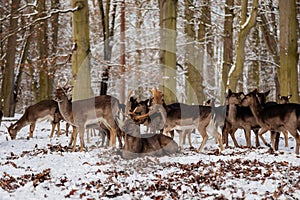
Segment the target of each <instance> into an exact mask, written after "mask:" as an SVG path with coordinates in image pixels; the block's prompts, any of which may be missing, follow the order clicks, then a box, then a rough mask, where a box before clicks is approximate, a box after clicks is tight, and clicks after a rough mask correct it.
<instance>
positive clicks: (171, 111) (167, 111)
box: [136, 88, 224, 152]
mask: <svg viewBox="0 0 300 200" xmlns="http://www.w3.org/2000/svg"><path fill="white" fill-rule="evenodd" d="M151 93H152V95H153V101H152V102H153V103H152V105H151V108H150V111H149V112H148V113H146V114H144V115H141V116H137V117H136V118H138V119H140V118H144V117H149V116H151V115H152V114H153V113H161V116H162V120H163V121H164V122H165V123H164V132H165V133H168V132H170V131H171V130H172V129H177V128H179V129H180V127H188V128H193V127H195V128H197V129H198V131H199V132H200V134H201V136H202V139H203V140H202V142H201V145H200V147H199V148H198V149H197V152H201V151H202V149H203V147H204V145H205V144H206V142H207V140H208V135H207V132H206V128H207V126H208V125H209V123H210V120H211V107H210V106H201V105H186V104H182V103H176V104H177V105H173V106H172V104H171V105H169V106H167V105H166V104H165V102H164V99H163V94H162V92H161V91H159V90H157V89H156V88H155V89H153V90H151ZM172 107H173V108H172ZM213 134H214V137H215V138H216V140H217V141H218V143H219V145H220V149H221V150H223V149H224V148H223V143H222V136H221V135H220V134H219V133H217V132H216V131H214V132H213Z"/></svg>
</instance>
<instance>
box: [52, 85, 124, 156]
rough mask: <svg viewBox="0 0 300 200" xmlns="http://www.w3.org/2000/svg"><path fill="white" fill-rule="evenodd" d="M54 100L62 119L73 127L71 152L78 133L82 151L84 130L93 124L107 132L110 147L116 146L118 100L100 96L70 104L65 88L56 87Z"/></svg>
mask: <svg viewBox="0 0 300 200" xmlns="http://www.w3.org/2000/svg"><path fill="white" fill-rule="evenodd" d="M65 85H66V84H65ZM55 98H56V99H55V100H56V101H57V102H58V108H59V111H60V113H61V115H62V116H63V118H64V119H65V120H66V121H67V122H68V123H70V124H71V125H73V127H75V131H73V134H72V138H71V143H72V141H73V146H72V151H73V152H74V151H75V149H76V138H77V133H78V132H79V138H80V151H83V148H84V130H85V129H86V127H87V126H88V125H90V124H95V123H99V125H101V124H103V125H104V126H105V127H106V128H107V129H108V130H109V132H110V146H115V145H116V134H117V128H118V127H117V125H116V122H115V120H114V117H115V115H117V114H118V113H119V109H120V104H119V100H118V99H116V98H115V97H112V96H109V95H102V96H96V97H94V98H89V99H83V100H77V101H73V102H71V101H70V100H68V97H67V94H66V88H65V86H63V87H57V89H56V91H55ZM71 143H70V144H71Z"/></svg>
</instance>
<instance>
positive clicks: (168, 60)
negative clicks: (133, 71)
mask: <svg viewBox="0 0 300 200" xmlns="http://www.w3.org/2000/svg"><path fill="white" fill-rule="evenodd" d="M159 4H160V5H159V6H160V29H161V38H160V46H161V47H160V65H161V67H162V70H163V74H164V78H163V92H164V99H165V101H166V103H167V104H170V103H174V102H177V98H176V71H177V70H176V68H177V66H176V17H177V8H176V7H177V0H161V1H159Z"/></svg>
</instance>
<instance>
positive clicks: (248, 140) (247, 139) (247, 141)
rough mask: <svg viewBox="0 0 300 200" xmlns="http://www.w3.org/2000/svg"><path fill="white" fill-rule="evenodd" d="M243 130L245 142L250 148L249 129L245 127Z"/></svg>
mask: <svg viewBox="0 0 300 200" xmlns="http://www.w3.org/2000/svg"><path fill="white" fill-rule="evenodd" d="M244 131H245V137H246V143H247V147H248V148H251V147H252V145H251V129H250V128H247V129H246V130H244Z"/></svg>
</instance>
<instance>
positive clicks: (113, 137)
mask: <svg viewBox="0 0 300 200" xmlns="http://www.w3.org/2000/svg"><path fill="white" fill-rule="evenodd" d="M109 132H110V140H109V146H111V147H115V146H116V129H114V128H111V129H110V130H109Z"/></svg>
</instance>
